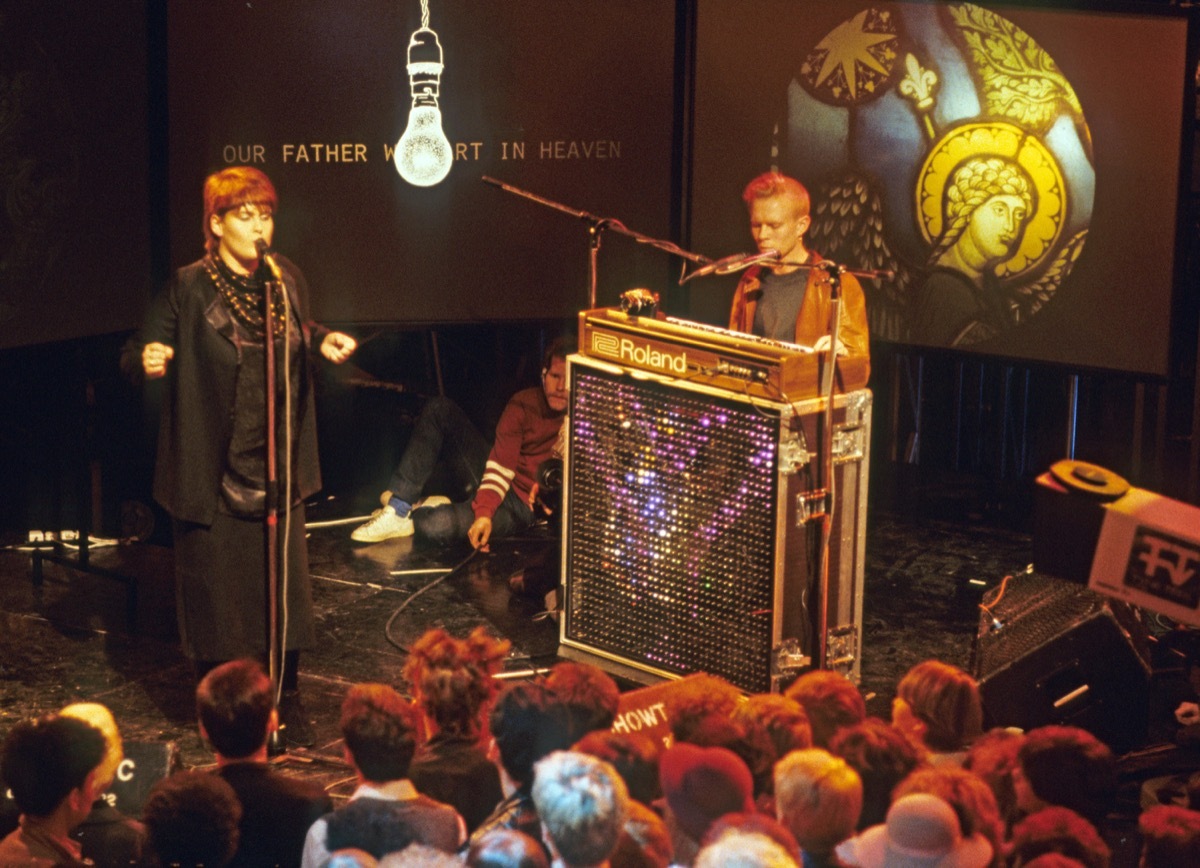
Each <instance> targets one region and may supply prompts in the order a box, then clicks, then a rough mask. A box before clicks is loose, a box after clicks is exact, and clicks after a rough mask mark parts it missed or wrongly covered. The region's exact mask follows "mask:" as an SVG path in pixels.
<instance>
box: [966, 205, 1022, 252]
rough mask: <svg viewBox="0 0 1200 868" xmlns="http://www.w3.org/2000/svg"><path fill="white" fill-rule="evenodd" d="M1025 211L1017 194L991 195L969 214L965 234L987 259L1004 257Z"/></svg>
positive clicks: (1018, 233)
mask: <svg viewBox="0 0 1200 868" xmlns="http://www.w3.org/2000/svg"><path fill="white" fill-rule="evenodd" d="M1027 216H1028V212H1027V210H1026V206H1025V200H1023V199H1022V198H1021V197H1020V196H1012V195H1007V194H1004V195H1000V196H993V197H991V198H990V199H988V200H987V201H986V202H984V203H983V204H982V205H980V206H979V207H978V208H976V209H975V211H974V212H973V213H972V214H971V219H970V222H969V223H968V224H967V231H966V234H967V235H968V236H969V237H970V242H971V244H972V245H973V246H974V247H975V249H976V250H978V251H979V253H980V255H981V256H982V257H983V258H984V260H985V261H986V262H988V263H994V262H999V261H1000V260H1002V259H1007V258H1008V256H1009V254H1010V253H1011V252H1012V249H1013V245H1015V244H1016V242H1017V238H1018V236H1020V234H1021V227H1022V226H1023V225H1024V223H1025V218H1026V217H1027Z"/></svg>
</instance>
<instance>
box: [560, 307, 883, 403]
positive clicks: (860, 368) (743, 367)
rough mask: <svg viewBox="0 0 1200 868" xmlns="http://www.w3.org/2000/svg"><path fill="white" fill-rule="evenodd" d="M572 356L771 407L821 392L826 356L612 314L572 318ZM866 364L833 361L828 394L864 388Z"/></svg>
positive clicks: (670, 321) (683, 323) (691, 325)
mask: <svg viewBox="0 0 1200 868" xmlns="http://www.w3.org/2000/svg"><path fill="white" fill-rule="evenodd" d="M579 352H580V353H581V354H582V355H585V356H588V357H590V358H593V359H597V360H600V361H605V362H609V363H612V364H615V365H620V366H622V367H627V368H631V369H634V370H640V371H648V372H651V373H655V374H660V375H663V376H666V377H671V378H676V379H681V380H689V381H692V382H697V383H703V384H705V385H709V386H715V387H717V388H721V389H727V390H729V391H732V392H736V393H745V394H750V395H754V396H755V397H759V398H767V399H769V400H773V401H788V402H795V401H800V400H804V399H807V398H815V397H817V395H818V394H819V393H820V384H821V368H822V365H823V363H824V359H825V356H826V354H825V353H816V352H813V350H812V349H811V348H809V347H804V346H801V345H799V344H790V343H786V342H784V341H775V340H771V339H769V338H761V337H757V336H755V335H748V334H743V333H742V332H735V331H730V330H729V329H723V328H718V327H717V326H711V325H705V324H703V323H697V322H690V321H688V320H682V319H675V318H672V317H668V318H666V319H655V318H653V317H642V316H631V315H630V314H627V313H624V312H623V311H621V310H618V309H616V308H597V309H596V310H587V311H583V312H582V313H580V314H579ZM866 362H867V360H866V359H863V358H854V357H848V356H843V357H842V358H840V359H838V365H837V376H836V377H835V378H834V391H836V392H851V391H854V390H856V389H861V388H862V387H864V386H865V385H866V383H867V377H866V372H867V370H866V369H867V364H866Z"/></svg>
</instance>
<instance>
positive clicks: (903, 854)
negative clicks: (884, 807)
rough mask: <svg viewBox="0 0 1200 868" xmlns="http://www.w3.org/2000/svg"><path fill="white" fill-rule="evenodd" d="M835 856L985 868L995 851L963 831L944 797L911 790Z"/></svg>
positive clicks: (910, 867)
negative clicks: (880, 822) (882, 819)
mask: <svg viewBox="0 0 1200 868" xmlns="http://www.w3.org/2000/svg"><path fill="white" fill-rule="evenodd" d="M837 855H838V857H839V858H841V859H842V861H843V862H844V863H845V864H847V865H858V866H863V868H882V866H885V865H886V866H905V868H919V866H929V868H935V866H936V868H985V866H987V865H990V864H991V863H992V857H993V852H992V845H991V844H989V843H988V841H987V839H986V838H984V837H983V836H982V835H971V836H969V837H968V836H964V835H963V834H962V829H961V828H960V827H959V824H958V817H957V816H956V815H955V813H954V809H953V808H952V807H950V805H948V804H946V802H945V801H944V800H942V799H939V798H938V797H937V796H934V795H930V794H928V793H912V794H910V795H907V796H902V797H900V798H898V799H896V801H895V802H893V803H892V806H891V808H889V809H888V814H887V821H886V822H885V823H884V824H883V825H880V826H872V827H871V828H870V829H867V830H866V831H865V832H863V833H862V834H861V835H859V836H857V837H855V838H851V839H850V840H848V841H846V842H845V843H843V844H842V845H841V846H839V847H838V848H837Z"/></svg>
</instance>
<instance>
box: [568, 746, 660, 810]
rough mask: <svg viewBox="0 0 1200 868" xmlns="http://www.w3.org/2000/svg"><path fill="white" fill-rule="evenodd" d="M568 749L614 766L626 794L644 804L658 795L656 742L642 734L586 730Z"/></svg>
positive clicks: (657, 751) (650, 801)
mask: <svg viewBox="0 0 1200 868" xmlns="http://www.w3.org/2000/svg"><path fill="white" fill-rule="evenodd" d="M572 750H577V751H579V752H580V753H586V754H588V755H589V756H594V757H595V758H596V759H601V760H604V761H605V762H606V763H608V764H609V765H610V766H612V767H613V768H615V769H616V770H617V774H619V775H620V776H621V778H622V779H623V780H624V781H625V787H626V789H628V790H629V798H631V799H634V800H636V801H639V802H641V803H642V804H644V805H649V804H651V803H652V802H653V801H654V800H655V799H657V798H659V797H660V796H661V795H662V787H660V786H659V783H658V755H659V752H660V751H659V748H658V744H657V743H656V742H654V741H652V740H651V739H650V738H648V737H646V736H644V735H638V734H637V733H627V732H613V731H612V730H597V731H595V732H589V733H588V734H587V735H585V736H584V737H583V738H581V739H580V740H579V741H577V742H576V743H575V746H574V747H573V748H572Z"/></svg>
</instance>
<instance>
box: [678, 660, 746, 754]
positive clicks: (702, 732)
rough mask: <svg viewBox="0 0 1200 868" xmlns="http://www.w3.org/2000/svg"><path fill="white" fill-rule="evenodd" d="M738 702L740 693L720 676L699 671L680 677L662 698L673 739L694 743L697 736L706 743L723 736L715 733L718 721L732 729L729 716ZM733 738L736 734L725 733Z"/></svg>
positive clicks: (740, 696) (740, 697)
mask: <svg viewBox="0 0 1200 868" xmlns="http://www.w3.org/2000/svg"><path fill="white" fill-rule="evenodd" d="M741 702H742V693H741V691H740V690H738V689H737V688H736V687H734V686H733V685H732V684H730V683H729V682H728V681H726V680H725V679H724V678H720V677H718V676H716V675H708V674H704V673H701V674H699V675H692V676H690V677H688V678H685V679H683V680H682V681H680V682H679V683H678V684H676V685H675V686H674V688H673V689H672V691H671V693H670V694H669V695H668V696H667V699H666V709H665V710H666V715H667V720H668V721H669V722H670V726H671V735H672V737H673V738H674V740H675V742H676V743H678V742H691V743H696V740H697V737H698V736H700V737H701V738H702V740H703V741H704V742H705V743H706V744H710V745H711V744H713V743H714V740H720V739H724V738H725V736H722V735H718V734H715V732H714V727H715V726H717V725H719V724H725V726H726V727H727V728H729V729H731V730H732V731H734V732H740V730H733V728H732V724H730V719H731V717H732V715H733V710H734V709H735V708H737V706H738V705H739V704H740V703H741ZM729 737H730V738H736V737H737V735H736V734H735V735H732V736H729Z"/></svg>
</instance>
